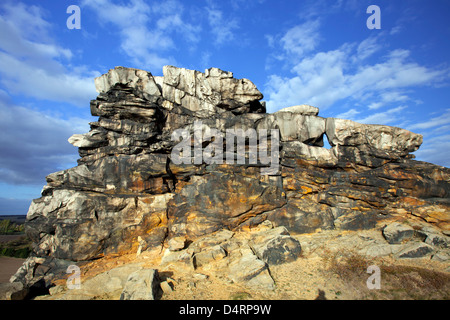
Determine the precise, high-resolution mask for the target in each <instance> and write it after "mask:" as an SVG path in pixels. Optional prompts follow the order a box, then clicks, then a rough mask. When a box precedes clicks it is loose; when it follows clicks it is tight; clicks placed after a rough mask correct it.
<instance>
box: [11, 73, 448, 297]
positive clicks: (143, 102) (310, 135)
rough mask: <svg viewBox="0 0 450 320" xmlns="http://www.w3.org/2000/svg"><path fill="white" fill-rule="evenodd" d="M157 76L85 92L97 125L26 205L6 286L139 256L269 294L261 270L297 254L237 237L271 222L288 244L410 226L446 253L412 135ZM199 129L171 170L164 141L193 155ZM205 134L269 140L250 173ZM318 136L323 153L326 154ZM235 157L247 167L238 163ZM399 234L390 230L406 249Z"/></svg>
mask: <svg viewBox="0 0 450 320" xmlns="http://www.w3.org/2000/svg"><path fill="white" fill-rule="evenodd" d="M163 74H164V76H163V77H153V76H152V74H151V73H149V72H147V71H142V70H137V69H132V68H123V67H116V68H115V69H113V70H110V71H108V73H107V74H105V75H103V76H101V77H98V78H97V79H96V80H95V82H96V88H97V90H98V91H99V95H98V97H97V98H96V99H95V100H92V101H91V102H90V108H91V113H92V115H93V116H97V117H98V120H97V121H94V122H91V123H90V126H91V129H90V131H89V132H88V133H84V134H76V135H74V136H72V137H71V138H69V141H70V143H72V144H73V145H74V146H76V147H78V152H79V155H80V159H79V160H78V165H77V166H76V167H74V168H70V169H66V170H62V171H59V172H56V173H52V174H50V175H48V176H47V185H46V186H45V187H44V188H43V190H42V196H41V197H40V198H39V199H35V200H33V202H32V203H31V205H30V208H29V211H28V214H27V221H26V227H25V229H26V233H27V234H28V236H29V237H30V238H31V239H32V241H33V252H32V254H31V256H30V258H29V259H27V261H26V262H25V264H24V265H23V266H22V267H21V268H20V269H19V270H18V272H17V273H16V275H15V276H13V278H12V279H13V281H16V282H21V283H23V284H24V285H25V286H26V287H30V286H32V285H34V284H36V283H38V282H40V281H43V282H44V283H45V286H49V285H50V284H51V283H52V281H54V280H55V279H61V278H63V277H64V276H65V268H67V264H76V263H79V264H82V263H84V262H85V261H92V260H94V259H99V258H102V257H103V256H108V255H121V254H123V253H132V254H133V255H134V254H136V252H140V253H141V256H139V258H142V254H143V253H145V251H146V250H152V251H153V250H155V252H161V253H162V255H163V256H162V257H161V258H162V259H161V260H162V264H161V265H162V266H164V267H165V268H168V269H171V270H177V268H186V269H188V270H189V271H193V270H194V260H195V264H198V265H201V268H209V271H211V272H213V271H214V270H213V269H214V268H219V269H218V270H216V271H217V272H219V273H221V272H222V273H223V272H230V279H232V280H233V279H234V280H233V281H242V282H243V283H245V284H255V285H256V286H257V287H258V286H260V287H265V288H273V285H274V284H273V279H272V278H271V277H270V274H269V271H268V268H269V266H268V264H272V263H278V261H280V262H281V261H289V260H290V259H293V258H294V257H295V255H296V254H297V253H298V251H299V250H300V246H299V245H297V243H296V242H295V241H294V240H293V237H290V236H289V235H284V234H278V235H274V236H273V238H270V239H272V240H270V239H267V240H264V241H263V240H261V242H260V243H255V242H253V243H251V245H252V246H253V248H254V250H255V252H257V255H255V254H254V253H253V252H252V250H251V249H250V247H248V245H249V243H250V242H249V241H248V239H242V238H240V239H238V238H236V237H235V233H234V232H236V231H238V230H240V231H251V230H257V229H260V230H261V231H262V229H267V228H266V226H264V225H263V223H264V222H265V221H267V220H270V221H271V224H272V225H273V226H274V227H285V228H286V229H287V230H288V231H289V232H290V233H291V234H305V233H313V232H317V231H320V230H327V229H340V230H363V229H371V228H375V227H381V226H382V225H383V224H386V223H385V222H384V220H385V219H388V220H387V221H392V219H393V218H399V217H400V218H401V219H406V221H408V220H410V219H411V218H415V217H419V218H420V219H421V221H423V224H425V225H427V226H432V228H431V227H430V228H428V229H427V228H425V227H424V228H422V229H420V230H419V229H417V228H416V229H417V230H415V233H414V237H413V239H411V240H414V241H416V240H420V241H426V243H424V244H423V245H428V244H430V245H429V247H430V248H433V249H434V250H441V251H442V250H447V248H445V245H446V243H448V242H446V241H445V240H444V239H446V238H444V237H445V234H447V235H448V234H450V231H449V230H450V215H449V212H450V210H449V209H450V201H448V199H449V197H450V184H449V181H450V169H448V168H444V167H440V166H435V165H433V164H429V163H425V162H418V161H414V160H412V159H411V158H412V156H413V155H411V154H410V153H411V152H413V151H415V150H417V148H418V147H419V146H420V144H421V143H422V137H421V136H420V135H417V134H414V133H411V132H409V131H407V130H403V129H400V128H394V127H389V126H381V125H366V124H358V123H356V122H353V121H349V120H342V119H334V118H328V119H325V118H322V117H319V116H317V115H318V110H317V108H314V107H312V106H306V105H301V106H293V107H289V108H285V109H282V110H280V111H279V112H276V113H274V114H266V113H265V105H264V103H263V102H260V100H261V99H262V97H263V95H262V94H261V92H259V90H258V89H257V88H256V86H255V85H254V84H253V83H252V82H251V81H250V80H247V79H235V78H233V74H232V73H231V72H225V71H222V70H220V69H217V68H211V69H208V70H205V72H204V73H202V72H198V71H195V70H187V69H182V68H176V67H173V66H166V67H164V69H163ZM199 121H201V122H202V126H201V131H202V132H201V135H202V137H201V140H200V142H199V141H197V144H196V145H197V150H195V149H192V148H191V149H189V150H188V152H187V153H188V154H189V155H190V156H191V158H190V159H189V161H186V163H181V164H180V163H178V162H177V163H175V161H174V157H173V155H172V151H173V149H174V147H175V146H177V145H178V143H179V142H180V141H176V139H174V140H172V133H173V132H174V131H175V130H177V129H183V130H185V131H186V132H187V133H188V135H189V136H190V139H189V137H188V138H187V139H186V141H185V142H186V143H189V142H190V146H191V147H192V146H193V145H194V142H196V139H198V134H197V135H196V136H194V133H195V128H196V125H195V124H196V123H198V122H199ZM212 129H216V130H217V132H220V133H222V134H225V133H226V132H227V130H238V129H242V131H243V132H245V131H247V130H249V129H252V130H258V129H264V130H269V131H268V134H269V135H268V138H267V141H266V143H263V142H264V141H263V140H264V139H263V138H261V135H258V138H257V139H256V142H255V144H256V150H257V151H258V152H257V155H256V157H255V158H256V162H250V161H249V160H250V158H251V157H254V156H255V152H254V151H253V150H254V149H253V147H252V146H249V145H248V143H246V144H245V145H244V146H242V147H240V148H241V149H240V150H227V148H226V147H227V143H229V142H230V141H231V140H233V145H234V142H235V141H234V139H235V137H234V136H233V137H232V138H230V139H226V138H224V139H223V141H222V142H221V141H220V139H219V137H217V136H209V137H206V133H208V132H209V133H211V132H213V131H214V130H212ZM208 130H209V131H208ZM270 130H275V131H274V132H272V131H270ZM234 132H235V133H236V131H234ZM250 132H252V131H251V130H250ZM324 134H326V135H327V137H328V140H329V142H330V144H331V146H332V148H331V149H326V148H323V147H322V146H323V136H324ZM276 136H279V139H276ZM244 138H245V140H248V141H250V138H249V137H248V136H247V137H244ZM276 142H278V143H279V144H276ZM212 146H216V149H214V148H211V147H212ZM221 149H223V151H224V152H223V155H224V158H225V159H227V156H230V157H229V159H232V160H233V161H234V162H233V161H231V163H223V164H220V163H209V162H208V163H207V162H206V161H204V160H205V159H204V158H202V161H200V163H199V162H196V161H194V155H195V154H196V153H197V152H198V151H201V152H202V155H203V153H205V152H206V151H207V150H209V151H210V153H211V154H210V156H211V157H212V156H213V155H212V153H214V155H215V153H216V152H217V153H218V154H220V152H219V150H221ZM242 151H243V152H242ZM241 152H242V153H243V154H244V156H243V158H244V161H243V163H237V161H236V160H237V159H238V155H241ZM264 152H266V154H267V155H269V153H271V154H273V159H271V161H272V164H273V165H274V168H272V169H274V170H262V169H270V168H269V166H271V164H267V163H263V162H262V161H261V160H262V157H261V154H264ZM187 158H189V157H187ZM262 173H263V174H262ZM393 220H395V219H393ZM268 228H270V227H268ZM431 229H432V230H431ZM275 230H281V229H276V228H275ZM266 231H267V232H269V233H270V229H269V230H266ZM385 231H386V234H388V231H389V229H387V230H385ZM419 231H420V232H419ZM271 232H275V233H276V232H277V231H271ZM408 232H409V231H405V232H403V233H402V232H400V234H402V235H404V236H405V238H404V239H405V240H406V239H407V238H408V237H409V233H408ZM378 233H379V232H378ZM379 235H380V237H381V234H380V233H379ZM433 235H438V236H433ZM388 237H389V236H388ZM393 237H394V238H395V236H393ZM427 237H428V238H427ZM425 238H427V239H425ZM408 239H409V238H408ZM383 241H384V240H383ZM393 241H394V242H395V241H397V240H393ZM412 243H415V242H412ZM382 244H383V245H384V247H383V246H382ZM338 245H339V244H338V243H336V246H338ZM373 245H374V246H379V247H377V248H375V247H374V249H373V250H372V251H368V252H369V253H370V254H372V255H374V256H379V255H387V254H388V253H389V251H390V252H391V253H392V254H393V255H394V256H396V255H397V254H398V253H400V252H401V251H402V250H404V249H407V247H406V245H403V244H392V245H387V244H386V243H381V242H374V243H373ZM386 245H387V246H389V247H386ZM408 245H411V243H409V244H408ZM423 245H421V246H419V247H417V248H415V249H414V248H412V249H411V250H412V251H411V250H410V251H411V252H412V253H407V252H403V253H401V255H406V256H408V255H413V256H414V255H421V254H423V252H425V251H427V250H428V249H429V248H428V247H424V246H423ZM422 247H423V248H422ZM427 248H428V249H427ZM366 249H367V248H364V250H366ZM174 250H178V251H174ZM414 250H415V251H417V252H418V253H414V252H415V251H414ZM410 251H408V252H410ZM282 252H285V253H286V254H284V253H283V254H281V253H282ZM439 252H440V251H439ZM437 254H438V255H439V256H440V255H441V254H440V253H437ZM258 256H259V257H260V258H258ZM216 258H217V259H216ZM261 259H263V260H264V261H263V260H261ZM436 259H437V258H436ZM265 261H267V262H265ZM64 267H65V268H64ZM220 268H221V269H220ZM224 270H226V271H224ZM134 271H136V270H134ZM209 271H208V272H209ZM127 276H128V274H127ZM103 277H106V276H103ZM100 278H101V277H100ZM120 279H121V280H117V279H116V280H112V282H111V286H113V287H114V288H116V289H117V288H118V287H119V284H120V285H122V284H123V283H124V281H126V279H122V278H120ZM92 283H94V282H92ZM114 283H116V284H117V286H115V285H114ZM97 285H98V286H100V284H99V283H97ZM116 289H114V290H115V291H114V292H115V293H114V294H116V293H117V292H118V291H117V290H118V289H117V290H116ZM108 290H109V289H108ZM111 290H112V289H111ZM119 293H120V292H119ZM71 294H72V295H75V293H71ZM77 294H78V296H77V297H79V298H83V299H84V298H89V299H90V298H93V297H95V295H93V292H91V293H88V292H85V293H84V294H81V293H80V292H79V293H77ZM96 294H97V293H96ZM98 294H106V295H108V294H111V293H100V292H98Z"/></svg>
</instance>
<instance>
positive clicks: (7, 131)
mask: <svg viewBox="0 0 450 320" xmlns="http://www.w3.org/2000/svg"><path fill="white" fill-rule="evenodd" d="M88 122H89V120H88V119H80V118H71V119H68V120H64V119H61V118H57V117H51V116H48V115H46V114H44V113H42V112H39V111H36V110H32V109H29V108H24V107H20V106H15V105H11V103H10V102H9V101H8V100H7V96H6V95H5V94H4V92H0V127H1V128H2V135H1V136H0V145H1V146H2V148H1V150H0V182H4V183H7V184H29V185H44V184H45V176H46V175H48V174H50V173H52V172H55V171H59V170H62V169H66V168H68V167H70V166H73V165H75V164H76V162H75V160H76V159H77V158H78V155H77V149H76V148H74V147H73V146H72V145H71V144H69V142H68V141H67V139H68V138H69V137H70V136H71V135H72V134H74V133H81V132H87V131H88V130H89V126H88Z"/></svg>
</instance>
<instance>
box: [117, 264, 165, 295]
mask: <svg viewBox="0 0 450 320" xmlns="http://www.w3.org/2000/svg"><path fill="white" fill-rule="evenodd" d="M159 288H160V286H159V278H158V271H157V270H154V269H141V270H137V271H135V272H133V273H132V274H130V275H129V276H128V278H127V281H126V283H125V286H124V288H123V291H122V294H121V295H120V300H156V298H157V296H158V290H159Z"/></svg>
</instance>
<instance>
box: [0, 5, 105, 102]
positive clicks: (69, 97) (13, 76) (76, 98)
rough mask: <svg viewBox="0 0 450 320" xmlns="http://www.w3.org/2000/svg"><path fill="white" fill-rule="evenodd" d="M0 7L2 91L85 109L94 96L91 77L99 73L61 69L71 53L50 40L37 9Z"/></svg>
mask: <svg viewBox="0 0 450 320" xmlns="http://www.w3.org/2000/svg"><path fill="white" fill-rule="evenodd" d="M0 7H1V9H2V11H3V12H4V13H3V14H2V15H0V30H2V32H1V33H0V75H1V83H2V84H3V85H4V86H5V88H7V89H8V91H10V92H11V93H13V94H24V95H26V96H30V97H34V98H38V99H45V100H51V101H60V102H67V103H70V104H74V105H77V106H86V101H89V100H90V99H92V98H94V97H95V95H96V92H95V87H94V83H93V76H98V75H99V73H98V72H95V71H87V72H86V71H85V72H83V74H81V73H79V72H74V71H73V70H67V68H65V67H64V66H63V64H62V63H61V61H70V59H71V58H72V56H73V53H72V52H71V50H69V49H66V48H63V47H61V46H59V45H57V44H56V43H55V42H54V41H53V40H52V39H51V36H50V34H49V29H50V24H49V23H48V22H47V21H45V20H44V19H43V17H42V11H41V10H40V9H39V8H38V7H36V6H25V5H24V4H22V3H18V4H14V5H13V4H12V3H6V4H3V5H1V6H0ZM37 32H38V33H37ZM37 34H38V35H39V37H37ZM36 38H39V41H36V40H35V39H36ZM80 70H81V69H80Z"/></svg>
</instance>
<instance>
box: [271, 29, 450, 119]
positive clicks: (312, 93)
mask: <svg viewBox="0 0 450 320" xmlns="http://www.w3.org/2000/svg"><path fill="white" fill-rule="evenodd" d="M291 30H292V29H291ZM280 45H282V48H283V49H284V50H283V51H284V52H285V53H287V52H289V50H291V51H292V50H295V46H290V47H289V48H290V49H288V48H286V43H285V42H284V43H282V42H280ZM312 47H313V46H311V48H312ZM292 48H294V49H292ZM299 50H300V49H299ZM378 50H379V46H378V45H377V43H376V41H375V38H369V40H367V39H366V40H364V41H363V42H362V43H360V44H359V45H357V44H353V43H345V44H343V45H342V46H340V47H339V48H338V49H336V50H331V51H326V52H316V53H313V54H309V55H307V56H305V57H304V58H303V59H302V60H301V61H296V60H295V59H291V60H290V63H291V65H292V67H291V72H292V76H290V77H281V76H279V75H276V74H274V75H271V76H270V77H269V81H268V82H267V84H266V92H268V101H267V106H268V110H269V111H270V112H274V111H276V110H278V109H280V108H282V107H287V106H291V105H296V104H303V103H305V104H311V105H315V106H317V107H319V108H321V109H326V108H329V107H330V106H332V105H334V104H335V103H337V102H338V101H341V100H344V99H351V100H353V101H357V102H358V103H367V105H369V106H370V107H371V109H378V108H380V107H382V106H384V105H386V104H388V103H392V102H400V101H401V102H404V101H407V100H409V99H410V98H409V97H408V96H407V95H406V94H404V90H405V89H406V88H410V87H413V86H418V85H430V84H433V83H435V82H438V81H440V80H442V79H443V78H444V77H446V76H447V75H448V70H442V69H441V70H434V69H431V68H427V67H424V66H421V65H419V64H417V63H416V62H413V61H410V60H411V59H410V52H409V51H408V50H393V51H391V52H389V53H388V54H387V55H385V56H381V57H380V61H379V62H378V63H376V64H369V63H367V62H364V61H365V60H364V59H363V58H367V57H368V56H370V55H372V54H373V53H374V52H376V51H378ZM367 97H370V98H371V100H370V101H367V100H366V98H367Z"/></svg>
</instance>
